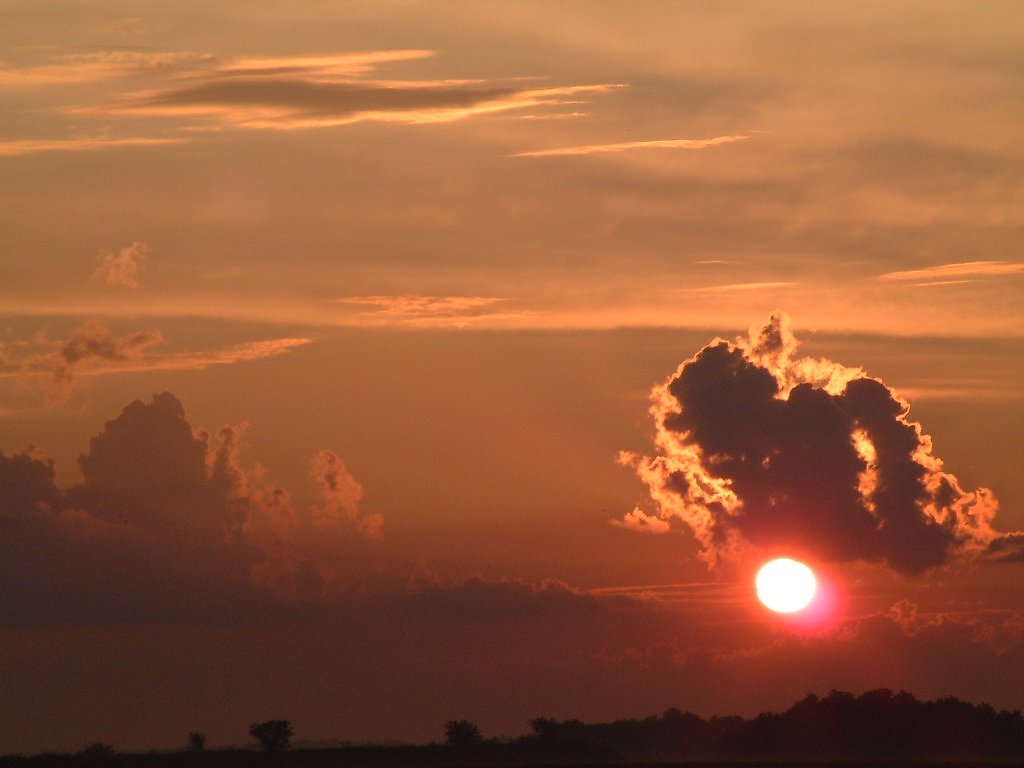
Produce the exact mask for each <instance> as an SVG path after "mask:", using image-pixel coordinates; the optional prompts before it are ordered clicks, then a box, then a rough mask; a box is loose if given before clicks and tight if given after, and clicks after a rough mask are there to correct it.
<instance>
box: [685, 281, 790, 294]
mask: <svg viewBox="0 0 1024 768" xmlns="http://www.w3.org/2000/svg"><path fill="white" fill-rule="evenodd" d="M797 285H800V283H792V282H769V283H729V284H727V285H706V286H702V287H699V288H680V289H679V292H680V293H701V294H704V293H707V294H711V293H751V292H756V291H774V290H778V289H780V288H792V287H794V286H797Z"/></svg>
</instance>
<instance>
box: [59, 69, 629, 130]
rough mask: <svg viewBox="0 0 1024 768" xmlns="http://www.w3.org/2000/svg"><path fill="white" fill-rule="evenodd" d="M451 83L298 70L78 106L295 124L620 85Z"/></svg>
mask: <svg viewBox="0 0 1024 768" xmlns="http://www.w3.org/2000/svg"><path fill="white" fill-rule="evenodd" d="M456 82H465V81H456ZM450 83H451V81H424V82H407V81H402V82H400V83H388V82H387V81H366V80H362V81H358V80H329V79H317V78H312V77H306V76H302V75H301V74H300V75H295V74H293V75H291V76H289V77H286V78H280V77H242V78H236V79H230V78H207V79H203V80H201V81H197V82H195V83H192V84H189V85H186V86H183V87H175V88H168V89H158V90H152V91H147V92H142V93H135V94H133V95H130V96H128V97H126V98H125V99H122V100H120V101H118V102H116V103H113V104H108V105H106V106H101V107H89V108H84V109H78V110H76V112H81V113H85V114H92V113H97V114H106V115H108V116H114V115H136V116H144V117H180V118H205V119H210V120H213V121H215V123H214V125H215V126H216V125H221V126H230V127H234V128H246V129H253V130H260V129H274V130H297V129H309V128H322V127H331V126H341V125H349V124H352V123H357V122H365V121H372V122H397V123H406V124H423V123H443V122H455V121H458V120H465V119H468V118H472V117H477V116H483V115H491V114H495V113H502V112H509V111H512V110H523V109H532V108H538V107H546V108H550V107H562V106H565V105H568V104H577V103H579V102H578V99H577V98H571V97H576V96H577V95H578V94H583V93H602V92H606V91H609V90H612V89H614V88H620V87H622V86H621V85H620V84H617V83H601V84H596V85H576V86H555V87H547V88H527V89H524V88H520V87H510V86H491V87H486V88H481V87H473V88H469V87H463V86H459V85H452V84H450Z"/></svg>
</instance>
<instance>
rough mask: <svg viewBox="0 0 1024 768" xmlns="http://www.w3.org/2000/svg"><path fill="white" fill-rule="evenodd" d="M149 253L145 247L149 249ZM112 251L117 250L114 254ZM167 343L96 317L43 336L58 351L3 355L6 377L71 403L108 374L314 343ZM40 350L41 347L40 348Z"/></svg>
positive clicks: (187, 366)
mask: <svg viewBox="0 0 1024 768" xmlns="http://www.w3.org/2000/svg"><path fill="white" fill-rule="evenodd" d="M138 245H140V244H137V243H136V244H133V245H132V246H131V247H130V248H127V249H123V250H122V251H121V255H120V256H114V257H113V258H114V259H115V266H114V267H113V269H115V270H117V269H121V266H120V265H121V264H123V263H124V262H122V261H119V260H120V259H121V257H123V256H125V253H126V252H128V258H129V259H130V258H132V253H133V252H135V251H137V250H138V249H137V248H136V246H138ZM143 253H144V251H143ZM111 255H112V254H111ZM165 342H166V340H165V338H164V336H163V334H161V333H160V332H159V331H141V332H136V333H131V334H127V335H125V336H115V335H114V334H113V333H112V332H111V331H110V329H109V328H107V327H106V326H105V325H104V324H103V323H102V322H100V321H99V320H96V319H93V320H90V321H88V322H86V323H85V324H84V325H82V326H81V327H80V328H78V329H77V330H75V331H74V332H73V334H72V335H71V337H70V338H68V339H67V340H66V341H57V342H50V341H48V340H47V339H46V338H45V337H44V336H43V335H39V336H38V337H37V339H36V344H37V345H38V344H43V345H44V346H48V347H51V348H52V347H54V346H56V347H57V348H56V349H53V350H52V351H28V350H31V345H29V344H27V343H26V344H21V345H19V348H18V351H19V352H20V356H15V355H7V356H0V365H3V366H4V368H6V371H3V372H0V377H14V376H17V377H19V378H21V379H22V380H23V381H25V382H27V383H28V384H29V385H30V386H35V387H36V388H38V389H39V390H40V391H41V393H42V396H43V399H44V402H46V403H47V404H48V405H58V404H61V403H64V402H67V400H68V398H69V397H70V396H71V394H72V392H73V391H74V389H75V387H76V386H77V385H78V384H79V383H80V382H81V380H82V379H83V378H85V377H90V376H105V375H111V374H115V373H131V372H137V371H155V370H159V371H183V370H201V369H204V368H209V367H210V366H214V365H233V364H236V363H244V362H249V361H252V360H261V359H264V358H267V357H275V356H277V355H282V354H286V353H287V352H290V351H291V350H293V349H295V348H297V347H301V346H305V345H306V344H310V343H312V339H308V338H282V339H263V340H259V341H250V342H244V343H242V344H236V345H234V346H232V347H228V348H227V349H222V350H215V351H190V352H165V353H158V352H155V351H154V349H155V348H156V347H158V346H160V345H163V344H164V343H165ZM35 349H36V350H38V346H36V347H35Z"/></svg>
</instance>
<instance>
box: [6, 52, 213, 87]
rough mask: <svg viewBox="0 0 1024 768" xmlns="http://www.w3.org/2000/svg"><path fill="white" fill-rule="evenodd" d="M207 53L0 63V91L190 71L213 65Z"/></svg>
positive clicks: (122, 54) (115, 54) (79, 56)
mask: <svg viewBox="0 0 1024 768" xmlns="http://www.w3.org/2000/svg"><path fill="white" fill-rule="evenodd" d="M214 60H215V59H214V57H213V56H211V55H209V54H199V53H195V52H192V51H153V52H144V51H104V52H101V53H79V54H75V55H72V56H63V57H60V58H58V59H55V60H51V61H52V63H48V64H44V65H40V66H33V67H8V66H6V65H3V64H2V63H0V88H38V87H40V86H46V85H54V86H56V85H67V84H68V83H94V82H99V81H103V80H111V79H115V78H123V77H130V76H138V75H145V74H150V75H152V74H164V75H166V74H168V73H172V72H175V71H182V70H186V71H187V70H191V69H194V68H196V67H197V66H204V65H208V64H211V63H213V62H214Z"/></svg>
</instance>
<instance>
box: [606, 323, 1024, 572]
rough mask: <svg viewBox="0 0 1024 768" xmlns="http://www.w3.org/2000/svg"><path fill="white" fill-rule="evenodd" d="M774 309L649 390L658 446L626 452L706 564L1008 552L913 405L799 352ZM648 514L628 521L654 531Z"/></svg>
mask: <svg viewBox="0 0 1024 768" xmlns="http://www.w3.org/2000/svg"><path fill="white" fill-rule="evenodd" d="M796 348H797V342H796V339H795V338H794V336H793V335H792V333H791V332H790V330H789V319H788V317H786V316H785V315H784V314H781V313H780V314H775V315H773V316H772V318H771V320H770V321H769V323H768V324H767V325H766V326H765V327H764V328H761V329H755V330H753V331H751V334H750V336H749V337H746V338H739V339H737V340H736V341H734V342H729V341H725V340H722V339H717V340H715V341H713V342H712V343H710V344H708V345H707V346H706V347H704V349H702V350H701V351H700V352H699V353H698V354H697V355H695V356H694V357H693V358H691V359H689V360H687V361H686V362H684V363H682V364H681V365H680V366H679V368H678V369H677V370H676V372H675V373H674V374H673V375H672V376H671V377H669V379H668V380H667V381H666V382H665V383H664V384H662V385H659V386H658V387H656V388H655V389H654V391H653V392H652V402H653V405H652V407H651V413H652V415H653V416H654V419H655V426H656V429H657V436H656V439H655V445H656V447H657V454H656V455H655V456H643V457H641V456H637V455H633V454H624V455H623V457H622V461H623V462H624V463H627V464H629V465H630V466H633V467H634V468H635V469H636V471H637V473H638V475H639V476H640V478H641V479H642V480H643V481H644V482H645V484H646V485H647V486H648V489H649V491H650V494H651V498H652V499H653V501H654V502H655V510H654V515H655V516H656V518H657V519H659V520H661V521H664V522H669V523H682V524H683V525H685V527H686V528H688V529H689V530H690V531H691V532H692V533H693V535H694V536H695V537H696V539H697V541H698V542H699V543H700V546H701V549H702V553H703V556H704V557H705V558H706V559H707V560H708V562H709V563H710V564H711V565H714V564H716V563H718V562H720V561H722V560H726V559H740V558H743V557H744V556H745V555H747V554H748V553H750V552H751V551H757V552H762V553H763V552H795V553H799V554H803V556H806V557H810V558H820V559H824V560H828V561H832V562H845V561H853V560H863V561H873V562H882V563H885V564H887V565H889V566H890V567H892V568H893V569H895V570H897V571H901V572H905V573H918V572H920V571H923V570H925V569H927V568H931V567H935V566H938V565H942V564H944V563H946V562H949V561H950V560H952V559H955V558H958V557H974V556H991V557H1007V558H1009V557H1012V556H1013V555H1011V554H1010V551H1014V550H1015V549H1016V548H1017V546H1019V543H1020V539H1019V535H1018V534H1001V533H998V532H997V531H995V530H994V529H993V527H992V522H993V519H994V517H995V515H996V512H997V510H998V503H997V501H996V499H995V497H994V496H993V494H992V493H991V491H989V490H988V489H985V488H981V489H979V490H977V491H973V492H968V491H965V490H963V488H962V487H961V486H960V483H959V481H958V480H957V478H956V477H955V476H954V475H952V474H951V473H949V472H947V471H945V469H944V467H943V463H942V461H941V460H940V459H939V458H938V457H936V456H934V455H933V454H932V444H931V439H930V438H929V437H928V436H927V435H926V434H925V433H924V432H923V430H922V428H921V425H920V424H918V423H917V422H915V421H913V420H911V419H910V417H909V404H908V403H907V402H906V401H905V400H903V399H902V398H901V397H900V396H899V395H898V394H896V393H895V392H894V391H893V390H891V389H890V388H888V387H887V386H886V385H885V384H884V383H882V382H881V381H879V380H878V379H875V378H871V377H869V376H867V375H865V374H864V373H863V371H861V370H860V369H856V368H848V367H846V366H843V365H841V364H839V363H834V362H832V361H829V360H824V359H812V358H797V357H795V352H796ZM648 517H650V515H648V514H647V513H643V512H641V514H637V513H636V512H633V513H630V515H628V516H627V517H626V519H625V520H624V521H623V524H624V525H627V526H629V527H634V528H636V527H640V528H646V529H647V530H653V529H655V526H652V525H651V523H650V522H648V521H647V518H648Z"/></svg>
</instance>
